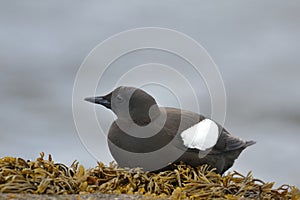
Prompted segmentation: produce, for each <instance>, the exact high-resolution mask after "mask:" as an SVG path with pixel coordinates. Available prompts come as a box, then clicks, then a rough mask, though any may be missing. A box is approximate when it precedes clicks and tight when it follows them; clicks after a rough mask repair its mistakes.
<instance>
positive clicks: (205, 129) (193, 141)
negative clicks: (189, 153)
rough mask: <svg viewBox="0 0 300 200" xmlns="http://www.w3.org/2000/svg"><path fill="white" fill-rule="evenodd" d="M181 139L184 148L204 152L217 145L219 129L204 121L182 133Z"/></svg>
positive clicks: (214, 124)
mask: <svg viewBox="0 0 300 200" xmlns="http://www.w3.org/2000/svg"><path fill="white" fill-rule="evenodd" d="M181 138H182V140H183V143H184V145H185V146H186V147H188V148H196V149H199V150H201V151H205V150H206V149H209V148H211V147H213V146H214V145H215V144H216V143H217V141H218V138H219V128H218V126H217V124H216V123H215V122H213V121H212V120H210V119H204V120H202V121H201V122H199V123H197V124H195V125H194V126H192V127H190V128H188V129H186V130H185V131H183V132H182V133H181Z"/></svg>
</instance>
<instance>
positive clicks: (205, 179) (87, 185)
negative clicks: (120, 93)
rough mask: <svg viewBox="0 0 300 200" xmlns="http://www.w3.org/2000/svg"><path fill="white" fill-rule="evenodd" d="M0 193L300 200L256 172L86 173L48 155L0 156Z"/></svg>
mask: <svg viewBox="0 0 300 200" xmlns="http://www.w3.org/2000/svg"><path fill="white" fill-rule="evenodd" d="M0 193H30V194H90V193H105V194H139V195H147V196H153V197H168V198H171V199H186V198H189V199H212V198H214V199H232V200H235V199H292V200H296V199H300V191H299V189H298V188H296V187H295V186H290V185H282V186H280V187H279V188H274V183H268V182H264V181H262V180H260V179H255V178H253V176H252V173H251V172H249V173H248V174H247V175H242V174H240V173H238V172H236V171H234V172H229V173H227V174H226V175H223V176H221V175H219V174H217V173H215V171H214V169H209V168H208V166H206V165H204V166H200V167H198V168H197V169H194V168H192V167H189V166H187V165H185V164H180V165H176V166H175V167H174V170H167V171H162V172H158V173H152V172H144V171H143V170H142V169H140V168H134V169H127V168H120V167H118V166H117V164H115V163H110V165H109V166H105V165H104V164H103V163H101V162H98V165H97V166H96V167H95V168H91V169H87V170H85V169H84V167H83V166H82V165H79V164H78V162H77V161H74V162H73V164H72V165H71V166H70V167H67V166H66V165H64V164H61V163H54V161H53V160H52V157H51V155H49V157H48V159H44V153H41V154H40V157H38V158H37V159H36V161H25V160H24V159H22V158H13V157H4V158H0Z"/></svg>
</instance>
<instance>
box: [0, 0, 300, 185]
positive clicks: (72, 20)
mask: <svg viewBox="0 0 300 200" xmlns="http://www.w3.org/2000/svg"><path fill="white" fill-rule="evenodd" d="M299 10H300V2H299V1H279V0H267V1H263V2H262V1H259V0H255V1H250V0H249V1H226V2H222V1H214V2H212V1H184V2H183V1H177V0H176V1H175V0H166V1H148V2H146V1H139V0H134V1H132V0H128V1H126V2H121V1H56V0H55V1H54V0H52V1H50V0H49V1H31V0H27V1H15V0H1V1H0V95H1V96H0V128H1V129H0V133H1V134H0V157H2V156H19V157H23V158H25V159H35V158H36V157H37V156H38V154H39V152H41V151H44V152H45V153H46V154H49V153H51V154H52V155H53V157H54V160H55V161H57V162H63V163H66V164H71V163H72V162H73V160H75V159H77V160H79V161H80V162H81V163H82V164H84V165H85V166H86V167H93V166H95V165H96V160H95V158H94V157H93V156H91V154H90V153H89V152H88V151H87V150H86V148H85V146H84V145H83V144H82V143H81V141H80V137H79V135H78V134H77V132H76V129H75V125H74V122H73V116H72V90H73V83H74V80H75V76H76V73H77V70H78V69H79V67H80V65H81V63H82V62H83V60H84V58H85V57H86V55H87V54H88V53H89V52H90V51H91V50H92V49H93V48H94V47H95V46H96V45H97V44H99V43H100V42H102V41H103V40H105V39H106V38H108V37H110V36H112V35H113V34H116V33H118V32H121V31H124V30H127V29H132V28H137V27H145V26H156V27H164V28H170V29H174V30H177V31H180V32H183V33H185V34H187V35H189V36H191V37H192V38H194V39H195V40H196V41H198V42H199V43H201V44H202V45H203V46H204V47H205V48H206V50H207V51H208V52H209V53H210V55H211V56H212V58H213V59H214V61H215V62H216V64H217V65H218V67H219V69H220V72H221V74H222V77H223V80H224V83H225V89H226V94H227V117H226V122H225V127H226V128H227V129H228V130H229V131H230V132H231V133H232V134H234V135H236V136H239V137H242V138H245V139H253V140H256V141H257V144H256V145H255V146H252V147H250V148H249V149H247V150H246V151H244V152H243V154H242V155H241V156H240V158H239V159H238V160H237V162H236V164H235V165H234V167H233V168H232V169H231V170H233V169H235V170H238V171H240V172H242V173H247V172H248V171H250V170H252V171H253V174H254V176H255V177H257V178H261V179H263V180H265V181H276V184H277V185H281V184H284V183H288V184H293V185H297V186H300V176H299V175H300V173H299V172H300V159H299V153H300V146H299V143H300V123H299V122H300V103H299V102H300V101H299V100H300V89H299V86H300V78H299V76H300V68H299V64H300V54H299V52H300V37H299V36H300V12H299ZM164 56H165V57H164ZM150 58H151V59H150ZM122 59H123V58H122ZM155 59H157V60H155ZM177 59H178V58H177ZM164 60H165V61H167V60H169V62H171V63H172V61H173V62H175V60H176V58H173V57H172V56H169V55H164V54H161V53H158V52H151V51H148V52H147V51H144V52H137V53H136V54H133V55H129V56H128V58H127V59H126V58H124V60H120V61H119V62H117V63H115V64H114V65H115V66H114V69H118V68H120V67H122V64H124V63H126V64H127V65H130V64H131V63H134V64H136V63H139V64H143V63H147V62H150V61H151V62H154V61H156V62H161V63H163V62H164ZM176 63H178V62H177V61H176ZM111 74H113V72H111ZM110 76H113V75H109V73H108V77H110ZM203 86H204V84H203V83H199V91H198V93H197V95H198V96H199V97H200V98H202V99H203V102H201V108H203V109H202V111H203V112H202V113H203V114H206V115H209V110H210V102H209V94H208V93H207V91H206V90H205V87H203ZM111 89H112V88H109V87H108V86H107V85H105V84H103V85H101V86H99V94H100V93H102V92H108V91H109V90H111ZM145 89H147V88H145ZM148 90H149V92H151V91H152V93H155V96H156V97H157V98H159V99H160V100H159V103H160V104H162V105H166V106H177V103H176V101H174V97H170V96H172V95H170V93H168V92H167V91H166V90H163V89H162V90H161V91H160V92H155V91H154V89H153V88H151V87H149V88H148ZM158 96H159V97H158ZM98 112H99V113H98V114H99V116H100V117H101V118H100V119H99V120H102V121H103V124H104V125H103V126H104V130H105V131H107V128H108V127H109V125H110V123H111V120H112V119H113V115H112V113H111V112H110V111H108V110H105V109H104V108H102V107H99V108H98ZM91 140H93V138H91ZM98 144H99V145H98V146H97V148H98V149H99V152H102V153H101V155H99V158H100V159H101V160H102V161H103V162H105V163H108V162H109V161H111V160H112V157H111V156H110V154H109V151H108V147H107V144H106V140H105V137H103V140H101V141H100V140H99V142H98Z"/></svg>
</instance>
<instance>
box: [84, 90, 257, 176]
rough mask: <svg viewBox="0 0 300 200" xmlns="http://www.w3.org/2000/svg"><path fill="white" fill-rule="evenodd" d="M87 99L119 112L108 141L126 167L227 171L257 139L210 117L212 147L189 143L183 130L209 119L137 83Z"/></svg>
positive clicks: (113, 153) (116, 112) (120, 163)
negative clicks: (162, 101)
mask: <svg viewBox="0 0 300 200" xmlns="http://www.w3.org/2000/svg"><path fill="white" fill-rule="evenodd" d="M85 100H87V101H89V102H93V103H96V104H101V105H103V106H105V107H106V108H108V109H111V110H112V111H113V112H114V113H115V114H116V115H117V119H116V120H115V121H114V122H113V123H112V125H111V127H110V130H109V133H108V145H109V148H110V152H111V154H112V156H113V157H114V158H115V160H116V161H117V163H118V164H119V165H120V166H122V167H142V168H144V169H145V170H149V171H157V170H161V169H166V168H168V167H170V166H171V165H169V164H171V163H179V162H184V163H186V164H188V165H191V166H193V167H197V166H199V165H202V164H208V165H210V166H211V167H214V168H216V169H217V172H218V173H220V174H222V173H224V172H225V171H226V170H227V169H229V168H230V167H231V166H232V165H233V163H234V161H235V159H237V158H238V156H239V155H240V153H241V152H242V151H243V150H244V149H245V148H246V147H248V146H250V145H253V144H255V142H254V141H244V140H242V139H240V138H237V137H234V136H232V135H230V134H229V133H228V132H227V131H226V130H225V129H224V128H223V127H222V126H220V125H219V124H217V123H216V122H213V121H211V122H210V123H214V124H216V126H217V131H218V138H217V140H216V143H215V144H214V145H213V146H211V147H210V148H207V149H201V148H194V147H193V148H190V147H189V145H185V144H187V141H184V139H186V137H183V135H182V133H183V132H184V131H186V130H187V129H189V128H191V127H193V126H195V125H198V124H201V123H202V122H204V120H207V118H205V117H204V116H202V115H199V114H197V113H194V112H191V111H186V110H181V109H177V108H168V107H159V106H158V105H157V103H156V101H155V99H154V98H153V97H152V96H151V95H149V94H148V93H146V92H145V91H143V90H141V89H137V88H134V87H124V86H122V87H118V88H117V89H115V90H114V91H113V92H111V93H109V94H108V95H106V96H99V97H89V98H86V99H85ZM201 126H202V125H201ZM192 134H193V133H192ZM197 134H201V133H197ZM196 137H197V135H196ZM207 137H209V136H207ZM188 140H189V138H188ZM191 141H193V142H194V139H193V138H191ZM195 141H196V142H199V141H200V139H198V140H197V139H195ZM200 142H202V141H200Z"/></svg>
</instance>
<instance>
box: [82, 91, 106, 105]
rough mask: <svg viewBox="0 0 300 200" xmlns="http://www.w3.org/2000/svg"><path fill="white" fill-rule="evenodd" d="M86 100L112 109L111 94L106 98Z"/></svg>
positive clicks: (88, 98)
mask: <svg viewBox="0 0 300 200" xmlns="http://www.w3.org/2000/svg"><path fill="white" fill-rule="evenodd" d="M84 100H86V101H88V102H91V103H96V104H100V105H102V106H104V107H106V108H108V109H111V93H110V94H108V95H106V96H99V97H87V98H85V99H84Z"/></svg>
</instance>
